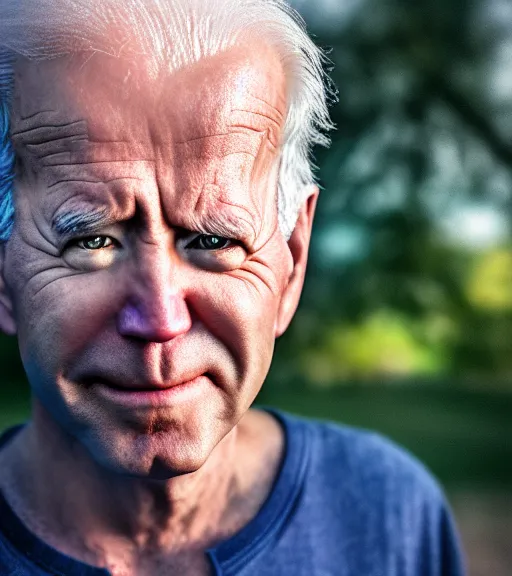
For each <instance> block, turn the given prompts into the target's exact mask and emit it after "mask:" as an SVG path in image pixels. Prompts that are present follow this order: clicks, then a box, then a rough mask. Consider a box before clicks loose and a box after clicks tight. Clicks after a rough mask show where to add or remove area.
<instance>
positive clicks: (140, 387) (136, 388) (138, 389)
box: [83, 373, 211, 394]
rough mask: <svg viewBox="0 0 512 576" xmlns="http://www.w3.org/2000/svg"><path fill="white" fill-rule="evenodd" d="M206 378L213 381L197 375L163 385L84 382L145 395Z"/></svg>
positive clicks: (96, 378) (96, 379)
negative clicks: (145, 393)
mask: <svg viewBox="0 0 512 576" xmlns="http://www.w3.org/2000/svg"><path fill="white" fill-rule="evenodd" d="M202 376H205V377H207V378H209V379H210V380H211V377H210V375H209V374H207V373H205V374H197V375H195V376H192V377H191V378H185V379H182V380H176V381H173V382H163V383H162V384H139V383H136V382H135V381H134V382H133V384H132V383H130V384H118V383H117V382H116V381H115V380H113V379H111V378H106V377H104V376H88V377H87V378H84V379H83V382H84V384H85V385H86V386H88V387H91V386H92V387H94V386H98V385H100V386H105V387H107V388H110V389H111V390H115V391H116V392H126V393H134V394H136V393H144V392H164V391H166V390H171V389H172V388H176V387H179V386H183V385H185V384H188V383H190V382H192V381H193V380H196V379H197V378H200V377H202Z"/></svg>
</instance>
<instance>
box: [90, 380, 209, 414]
mask: <svg viewBox="0 0 512 576" xmlns="http://www.w3.org/2000/svg"><path fill="white" fill-rule="evenodd" d="M211 386H212V381H211V379H210V378H209V377H208V376H207V375H206V374H203V375H201V376H197V377H196V378H192V379H191V380H187V381H184V382H179V383H176V384H172V385H168V386H145V385H142V386H140V385H138V386H121V385H118V384H116V383H113V382H111V381H109V380H104V379H97V380H94V381H92V382H90V385H89V387H90V389H91V390H92V391H94V392H95V393H96V394H98V396H100V397H101V398H102V399H103V400H106V401H108V402H110V403H114V404H117V405H121V406H126V407H133V408H136V407H137V408H140V407H148V408H154V407H165V406H175V405H177V404H179V403H183V402H190V401H193V400H194V399H196V398H198V397H200V396H202V395H204V394H205V392H206V391H207V390H208V388H210V387H211Z"/></svg>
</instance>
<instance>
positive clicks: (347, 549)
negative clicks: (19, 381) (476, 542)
mask: <svg viewBox="0 0 512 576" xmlns="http://www.w3.org/2000/svg"><path fill="white" fill-rule="evenodd" d="M273 413H274V415H275V416H276V417H277V418H278V420H279V421H280V422H281V424H282V426H283V427H284V430H285V437H286V452H285V456H284V458H283V463H282V465H281V469H280V472H279V474H278V476H277V479H276V481H275V484H274V486H273V489H272V491H271V493H270V495H269V497H268V499H267V501H266V502H265V504H264V505H263V507H262V508H261V510H260V512H259V513H258V515H257V516H256V517H255V518H254V519H253V520H252V521H251V522H250V523H249V524H248V525H247V526H246V527H245V528H243V529H242V530H241V531H240V532H238V533H237V534H236V535H235V536H233V537H232V538H230V539H229V540H227V541H225V542H223V543H221V544H220V545H219V546H217V547H215V548H213V549H211V550H208V551H207V555H208V557H209V559H210V561H211V564H212V573H213V574H215V575H219V576H220V575H223V576H235V575H237V576H278V575H279V576H280V575H290V576H461V575H462V574H463V568H462V562H461V557H460V552H459V546H458V541H457V537H456V534H455V531H454V527H453V524H452V520H451V517H450V514H449V512H448V510H447V507H446V503H445V501H444V498H443V495H442V493H441V491H440V489H439V487H438V486H437V484H436V483H435V481H434V480H433V479H432V478H431V476H430V475H429V474H428V473H427V472H426V470H425V469H424V468H423V466H422V465H421V464H419V463H418V462H417V461H416V460H414V459H413V458H412V457H411V456H409V455H408V454H406V453H405V452H404V451H402V450H401V449H400V448H397V447H396V446H395V445H393V444H392V443H390V442H389V441H388V440H385V439H383V438H382V437H381V436H379V435H377V434H374V433H370V432H365V431H361V430H356V429H353V428H349V427H343V426H339V425H335V424H330V423H321V422H315V421H309V420H305V419H300V418H297V417H293V416H290V415H286V414H283V413H278V412H273ZM12 434H13V432H11V433H10V434H9V433H7V434H6V435H4V437H3V439H2V442H3V443H5V442H6V441H8V439H9V436H12ZM77 521H79V519H77ZM108 574H109V572H108V571H107V570H104V569H98V568H93V567H91V566H87V565H85V564H83V563H82V562H78V561H76V560H74V559H72V558H70V557H68V556H65V555H64V554H61V553H60V552H58V551H56V550H55V549H53V548H51V547H50V546H48V545H46V544H45V543H44V542H42V541H41V540H40V539H39V538H37V537H36V536H35V535H34V534H32V533H31V532H29V531H28V529H27V528H26V527H25V526H24V525H23V524H22V523H21V522H20V520H19V519H18V518H17V516H16V515H15V514H14V513H13V511H12V510H11V509H10V508H9V506H8V504H7V502H6V501H5V499H4V498H3V497H2V495H1V493H0V575H1V576H49V575H52V576H54V575H59V576H107V575H108ZM155 576H156V575H155ZM158 576H162V575H158Z"/></svg>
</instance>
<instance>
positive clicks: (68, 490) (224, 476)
mask: <svg viewBox="0 0 512 576" xmlns="http://www.w3.org/2000/svg"><path fill="white" fill-rule="evenodd" d="M36 404H37V402H35V405H34V410H33V420H32V421H31V422H30V423H29V424H27V426H26V427H25V429H23V430H22V431H21V432H20V433H19V434H18V435H17V436H16V437H15V438H14V439H13V441H12V442H11V443H10V444H9V445H8V446H6V448H5V449H4V450H3V451H2V452H4V454H3V455H2V456H3V458H0V462H1V461H2V460H3V465H2V466H1V469H2V470H3V471H4V473H2V474H0V489H2V490H3V491H4V494H5V497H6V499H7V501H8V503H9V505H10V506H11V507H12V509H13V510H14V512H15V513H16V514H17V515H18V516H19V518H20V519H21V520H22V522H23V523H24V524H25V525H26V526H27V528H28V529H29V530H31V531H32V532H33V533H34V534H35V535H36V536H38V537H39V538H40V539H41V540H43V541H44V542H46V543H47V544H49V545H50V546H52V547H53V548H55V549H56V550H59V551H60V552H62V553H64V554H67V555H69V556H71V557H73V558H75V559H77V560H80V561H82V562H85V563H87V564H91V565H94V566H101V567H104V566H107V565H109V564H111V562H110V561H109V557H111V556H117V554H116V553H115V552H114V554H112V552H113V551H118V552H119V553H121V556H122V557H123V558H126V556H129V557H131V558H132V561H131V562H129V563H130V564H133V565H135V564H136V563H137V561H138V558H139V557H142V556H146V555H150V556H152V555H162V554H165V555H172V554H173V553H180V552H182V551H185V552H189V551H190V550H194V549H197V550H201V551H202V550H205V549H207V548H209V547H210V546H212V545H213V544H215V543H217V541H218V540H219V535H218V534H217V533H216V529H217V526H218V525H219V524H220V520H221V518H222V517H223V516H225V514H226V510H227V509H228V507H229V500H230V498H231V497H232V496H233V495H232V492H233V486H234V484H236V470H235V462H236V453H237V448H238V446H237V440H238V433H237V428H236V427H235V428H234V429H233V430H232V431H231V432H230V433H229V434H228V435H227V436H226V437H225V438H224V439H223V440H222V442H221V443H220V444H219V445H218V446H217V447H216V448H215V449H214V451H213V452H212V454H211V456H210V457H209V459H208V460H207V462H206V463H205V464H204V465H203V467H202V468H200V469H199V470H198V471H197V472H194V473H192V474H187V475H184V476H181V477H175V478H172V479H170V480H167V481H156V480H145V479H138V478H126V477H123V476H121V475H118V474H116V473H114V472H111V471H109V470H107V469H105V468H102V467H101V466H100V465H98V464H97V463H96V462H94V461H93V460H92V458H91V457H90V456H89V454H88V452H87V450H86V449H85V448H84V447H83V446H82V445H81V444H80V443H78V442H77V441H76V440H75V439H74V438H73V437H71V436H70V435H68V434H66V433H63V431H62V428H61V427H60V426H59V425H58V424H56V423H55V422H54V421H53V419H52V418H51V417H50V416H49V415H48V413H47V412H46V411H45V410H44V408H42V407H41V406H36ZM77 518H80V522H76V519H77Z"/></svg>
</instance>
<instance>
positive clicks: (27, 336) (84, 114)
mask: <svg viewBox="0 0 512 576" xmlns="http://www.w3.org/2000/svg"><path fill="white" fill-rule="evenodd" d="M0 39H1V43H2V46H3V48H2V51H1V53H0V54H1V55H0V106H1V110H0V111H1V114H0V134H2V135H3V139H2V143H1V146H2V147H1V148H0V166H1V171H0V202H1V222H0V224H1V229H0V233H1V236H2V240H3V242H2V248H1V285H0V294H1V295H0V327H1V329H2V330H3V331H4V332H5V333H8V334H17V338H18V341H19V347H20V352H21V357H22V360H23V363H24V366H25V369H26V373H27V376H28V379H29V382H30V385H31V389H32V397H33V409H32V418H31V420H30V422H29V423H27V424H26V425H24V426H23V427H18V428H16V429H12V430H10V431H8V432H7V433H6V434H4V436H3V438H2V440H1V450H0V495H1V496H0V574H1V575H2V576H6V575H12V576H14V575H16V576H22V575H23V576H24V575H39V576H42V575H50V574H51V575H55V574H58V575H66V576H68V575H70V576H73V575H88V576H89V575H90V576H93V575H100V574H112V575H113V576H121V575H123V576H132V575H163V574H180V575H182V574H183V575H200V574H219V575H220V574H223V575H238V574H240V575H246V576H249V575H265V574H268V575H274V574H275V575H281V574H291V575H294V576H295V575H298V576H301V575H304V576H306V575H308V576H311V575H313V576H314V575H318V576H320V575H322V576H327V575H340V576H342V575H343V576H377V575H379V576H380V575H383V576H399V575H404V576H435V575H453V576H458V575H459V574H461V568H460V562H459V556H458V551H457V543H456V538H455V537H454V534H453V530H452V527H451V522H450V517H449V514H448V513H447V511H446V508H445V505H444V502H443V499H442V496H441V495H440V492H439V490H438V488H437V487H436V485H435V483H434V482H433V481H431V479H430V478H429V476H428V475H427V474H426V473H425V472H424V471H423V469H422V468H421V466H420V465H418V464H417V463H415V462H414V461H412V459H410V458H409V457H408V456H406V455H404V454H403V453H402V452H401V451H400V450H399V449H397V448H395V447H393V446H391V445H390V444H389V443H387V442H386V441H384V440H382V439H380V438H378V437H377V436H375V435H371V434H368V433H362V432H357V431H354V430H350V429H346V428H342V427H337V426H334V425H329V424H319V423H312V422H307V421H304V420H300V419H297V418H293V417H291V416H288V415H284V414H280V413H272V412H270V411H259V410H250V409H249V408H250V406H251V403H252V402H253V400H254V398H255V396H256V394H257V393H258V391H259V389H260V387H261V385H262V383H263V380H264V378H265V376H266V373H267V370H268V368H269V365H270V362H271V358H272V352H273V346H274V340H275V338H276V337H278V336H279V335H280V334H282V333H283V332H284V330H285V329H286V327H287V326H288V324H289V322H290V320H291V318H292V316H293V314H294V311H295V308H296V306H297V303H298V300H299V296H300V292H301V288H302V282H303V279H304V271H305V267H306V260H307V251H308V243H309V237H310V231H311V223H312V219H313V214H314V210H315V202H316V198H317V193H318V189H317V188H316V187H315V185H314V182H313V178H312V175H311V169H310V166H309V163H308V162H309V158H308V156H309V150H310V147H311V145H312V144H313V143H315V142H316V143H325V141H326V139H325V136H324V135H323V134H324V133H325V131H326V130H327V129H328V128H329V120H328V116H327V111H326V104H325V102H326V88H325V84H324V78H323V73H322V68H321V54H320V52H319V51H318V50H317V49H316V48H315V46H314V45H313V44H312V42H311V41H310V40H309V39H308V36H307V34H306V33H305V31H304V29H303V26H302V24H301V21H300V19H299V18H298V17H297V16H296V14H295V13H294V12H293V11H292V10H291V9H289V8H288V7H287V6H286V5H285V4H284V3H282V2H281V0H101V1H100V0H2V2H1V3H0Z"/></svg>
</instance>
